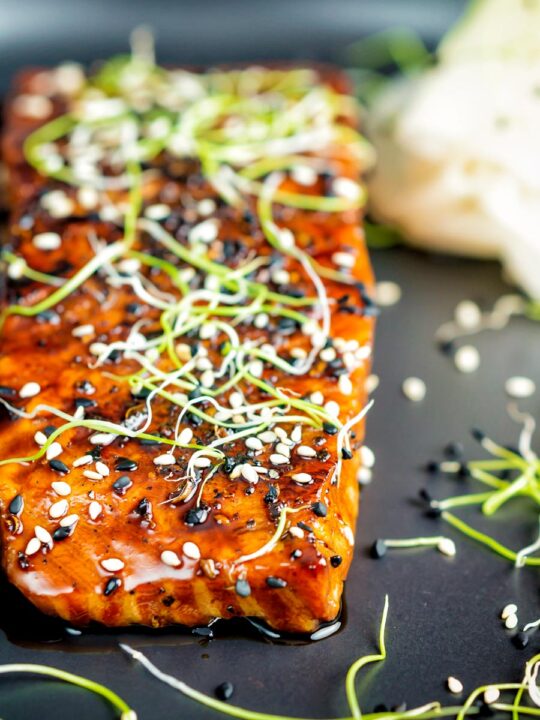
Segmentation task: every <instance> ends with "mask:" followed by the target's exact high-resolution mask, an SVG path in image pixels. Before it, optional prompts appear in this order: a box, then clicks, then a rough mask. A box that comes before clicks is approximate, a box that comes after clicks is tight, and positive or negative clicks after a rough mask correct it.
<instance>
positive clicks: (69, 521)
mask: <svg viewBox="0 0 540 720" xmlns="http://www.w3.org/2000/svg"><path fill="white" fill-rule="evenodd" d="M78 522H79V516H78V515H77V514H76V513H73V515H66V517H63V518H62V519H61V520H60V526H61V527H71V526H72V525H75V524H76V523H78Z"/></svg>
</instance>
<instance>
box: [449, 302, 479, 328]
mask: <svg viewBox="0 0 540 720" xmlns="http://www.w3.org/2000/svg"><path fill="white" fill-rule="evenodd" d="M454 319H455V321H456V323H457V324H458V325H459V326H460V327H461V328H463V329H464V330H474V329H475V328H477V327H478V326H479V325H480V323H481V322H482V311H481V310H480V308H479V307H478V305H477V304H476V303H475V302H473V301H472V300H462V301H461V302H460V303H458V304H457V306H456V309H455V310H454Z"/></svg>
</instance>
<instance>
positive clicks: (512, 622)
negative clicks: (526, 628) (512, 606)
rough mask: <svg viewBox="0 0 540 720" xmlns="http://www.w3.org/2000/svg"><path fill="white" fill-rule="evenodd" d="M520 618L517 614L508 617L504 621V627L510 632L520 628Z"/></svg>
mask: <svg viewBox="0 0 540 720" xmlns="http://www.w3.org/2000/svg"><path fill="white" fill-rule="evenodd" d="M518 622H519V621H518V616H517V615H515V614H512V615H508V617H507V618H506V619H505V621H504V626H505V627H506V628H507V629H508V630H514V629H515V628H517V626H518Z"/></svg>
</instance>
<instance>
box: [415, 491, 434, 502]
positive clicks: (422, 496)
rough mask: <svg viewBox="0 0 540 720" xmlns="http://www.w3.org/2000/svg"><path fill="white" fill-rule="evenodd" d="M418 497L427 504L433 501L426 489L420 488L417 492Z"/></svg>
mask: <svg viewBox="0 0 540 720" xmlns="http://www.w3.org/2000/svg"><path fill="white" fill-rule="evenodd" d="M418 497H419V498H420V499H421V500H424V501H425V502H428V503H429V502H431V501H432V500H433V498H432V497H431V495H430V494H429V493H428V491H427V490H426V488H420V490H419V491H418Z"/></svg>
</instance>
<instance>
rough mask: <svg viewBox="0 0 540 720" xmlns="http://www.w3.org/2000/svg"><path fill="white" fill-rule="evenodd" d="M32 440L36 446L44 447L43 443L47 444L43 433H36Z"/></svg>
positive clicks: (39, 431)
mask: <svg viewBox="0 0 540 720" xmlns="http://www.w3.org/2000/svg"><path fill="white" fill-rule="evenodd" d="M34 440H35V441H36V443H37V444H38V445H45V443H46V442H47V436H46V435H45V433H44V432H41V430H38V431H37V433H36V434H35V435H34Z"/></svg>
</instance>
